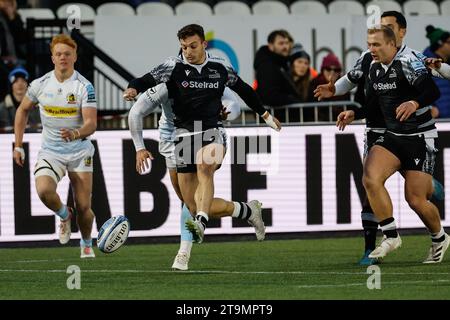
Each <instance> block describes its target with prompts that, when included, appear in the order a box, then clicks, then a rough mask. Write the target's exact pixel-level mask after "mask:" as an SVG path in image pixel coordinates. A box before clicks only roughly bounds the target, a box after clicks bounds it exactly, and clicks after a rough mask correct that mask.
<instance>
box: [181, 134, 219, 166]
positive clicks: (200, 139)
mask: <svg viewBox="0 0 450 320" xmlns="http://www.w3.org/2000/svg"><path fill="white" fill-rule="evenodd" d="M211 143H218V144H221V145H223V146H224V147H225V151H226V149H227V135H226V132H225V129H224V128H213V129H208V130H206V131H204V132H200V133H196V134H193V135H188V136H178V137H176V138H175V161H176V167H177V172H178V173H193V172H197V163H196V162H197V161H196V155H197V152H198V151H199V150H200V149H201V148H203V147H204V146H207V145H209V144H211ZM219 167H220V166H219Z"/></svg>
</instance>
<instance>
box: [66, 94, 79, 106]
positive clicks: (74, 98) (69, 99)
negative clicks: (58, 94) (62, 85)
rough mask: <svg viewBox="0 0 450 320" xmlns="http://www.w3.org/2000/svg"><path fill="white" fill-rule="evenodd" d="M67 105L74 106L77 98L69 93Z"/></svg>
mask: <svg viewBox="0 0 450 320" xmlns="http://www.w3.org/2000/svg"><path fill="white" fill-rule="evenodd" d="M67 103H68V104H75V103H77V98H76V97H75V95H74V94H73V93H69V94H68V95H67Z"/></svg>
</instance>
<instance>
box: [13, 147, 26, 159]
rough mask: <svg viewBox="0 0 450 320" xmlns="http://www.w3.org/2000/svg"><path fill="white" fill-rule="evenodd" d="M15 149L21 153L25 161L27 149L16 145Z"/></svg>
mask: <svg viewBox="0 0 450 320" xmlns="http://www.w3.org/2000/svg"><path fill="white" fill-rule="evenodd" d="M14 151H17V152H19V153H20V159H22V161H25V150H24V149H23V148H21V147H15V148H14Z"/></svg>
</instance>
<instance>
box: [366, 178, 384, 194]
mask: <svg viewBox="0 0 450 320" xmlns="http://www.w3.org/2000/svg"><path fill="white" fill-rule="evenodd" d="M362 182H363V185H364V188H365V189H366V191H367V192H370V191H372V190H376V189H378V188H379V187H380V186H381V183H380V182H379V181H378V179H375V178H374V177H373V176H372V175H369V174H364V175H363V179H362Z"/></svg>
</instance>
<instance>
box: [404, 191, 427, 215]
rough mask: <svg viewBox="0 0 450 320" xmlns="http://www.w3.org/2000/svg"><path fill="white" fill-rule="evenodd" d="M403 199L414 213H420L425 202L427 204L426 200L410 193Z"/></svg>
mask: <svg viewBox="0 0 450 320" xmlns="http://www.w3.org/2000/svg"><path fill="white" fill-rule="evenodd" d="M405 199H406V202H408V205H409V207H410V208H411V209H413V210H414V211H416V212H418V211H420V210H421V209H422V208H423V206H424V204H425V202H427V199H426V198H425V197H424V196H420V195H417V194H411V193H406V195H405Z"/></svg>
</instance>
